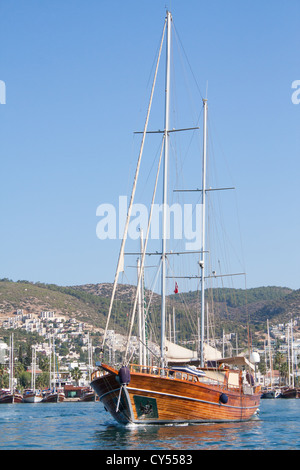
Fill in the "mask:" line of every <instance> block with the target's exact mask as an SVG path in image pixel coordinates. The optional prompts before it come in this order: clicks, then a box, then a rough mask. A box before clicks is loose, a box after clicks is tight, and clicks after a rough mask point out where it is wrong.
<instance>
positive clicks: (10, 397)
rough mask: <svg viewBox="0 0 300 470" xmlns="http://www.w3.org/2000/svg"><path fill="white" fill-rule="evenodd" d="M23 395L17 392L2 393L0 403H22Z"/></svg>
mask: <svg viewBox="0 0 300 470" xmlns="http://www.w3.org/2000/svg"><path fill="white" fill-rule="evenodd" d="M22 401H23V397H22V395H20V394H19V393H4V394H1V396H0V404H2V403H22Z"/></svg>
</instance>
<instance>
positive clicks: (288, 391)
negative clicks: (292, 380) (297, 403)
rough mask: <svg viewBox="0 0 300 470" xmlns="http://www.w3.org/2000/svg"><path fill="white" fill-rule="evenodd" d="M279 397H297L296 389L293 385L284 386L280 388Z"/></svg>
mask: <svg viewBox="0 0 300 470" xmlns="http://www.w3.org/2000/svg"><path fill="white" fill-rule="evenodd" d="M280 398H299V393H298V389H297V388H295V387H284V388H282V389H281V394H280Z"/></svg>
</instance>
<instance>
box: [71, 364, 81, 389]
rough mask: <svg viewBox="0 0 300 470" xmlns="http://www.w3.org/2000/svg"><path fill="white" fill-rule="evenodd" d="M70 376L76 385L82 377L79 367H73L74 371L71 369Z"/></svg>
mask: <svg viewBox="0 0 300 470" xmlns="http://www.w3.org/2000/svg"><path fill="white" fill-rule="evenodd" d="M71 376H72V379H74V380H75V381H76V383H77V385H78V382H79V380H80V379H81V377H82V372H81V370H80V369H79V367H74V369H72V371H71Z"/></svg>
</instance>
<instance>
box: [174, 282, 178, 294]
mask: <svg viewBox="0 0 300 470" xmlns="http://www.w3.org/2000/svg"><path fill="white" fill-rule="evenodd" d="M174 293H175V294H178V284H177V282H175V290H174Z"/></svg>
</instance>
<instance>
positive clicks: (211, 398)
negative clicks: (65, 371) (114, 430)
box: [91, 372, 260, 424]
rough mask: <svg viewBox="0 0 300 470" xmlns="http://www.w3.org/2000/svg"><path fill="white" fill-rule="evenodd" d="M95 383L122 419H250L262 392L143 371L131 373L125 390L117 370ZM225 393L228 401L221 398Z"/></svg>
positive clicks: (159, 421) (107, 406) (149, 421)
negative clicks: (243, 390)
mask: <svg viewBox="0 0 300 470" xmlns="http://www.w3.org/2000/svg"><path fill="white" fill-rule="evenodd" d="M91 385H92V387H93V388H94V390H95V392H96V393H97V395H99V397H100V401H101V402H102V403H103V405H104V407H105V409H106V410H107V411H109V412H110V413H111V415H112V416H113V417H114V418H115V419H116V420H117V421H119V422H122V423H128V422H132V423H145V424H154V423H157V424H164V423H183V422H184V423H186V422H189V423H199V422H200V423H202V422H228V421H246V420H249V419H250V418H252V417H253V415H254V414H255V412H256V411H257V408H258V406H259V401H260V393H257V394H253V395H246V394H244V393H242V392H241V391H239V390H235V391H233V390H228V389H226V390H225V389H224V387H222V386H220V385H211V384H204V383H201V382H199V381H198V380H195V381H192V382H188V383H187V382H186V381H183V380H175V379H173V378H170V377H161V376H155V375H151V374H142V373H131V379H130V383H129V384H128V385H126V386H123V387H122V391H121V392H120V388H121V387H120V383H119V378H118V375H117V374H116V373H113V372H112V373H108V374H106V375H103V376H98V377H97V376H94V378H93V380H92V383H91ZM224 393H225V394H226V397H227V399H228V401H227V403H222V402H221V401H220V397H221V395H222V394H224ZM118 403H119V407H118ZM117 407H118V410H117Z"/></svg>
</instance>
